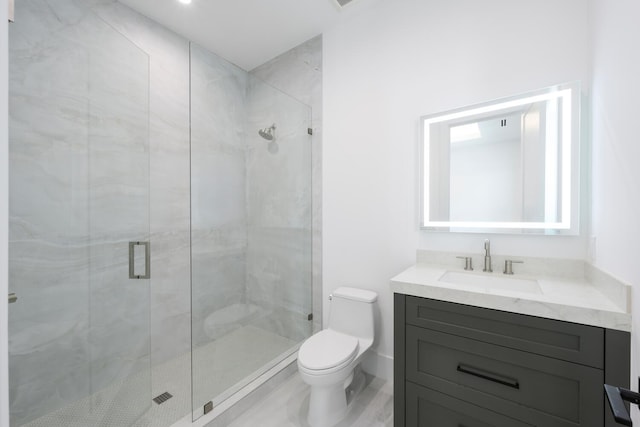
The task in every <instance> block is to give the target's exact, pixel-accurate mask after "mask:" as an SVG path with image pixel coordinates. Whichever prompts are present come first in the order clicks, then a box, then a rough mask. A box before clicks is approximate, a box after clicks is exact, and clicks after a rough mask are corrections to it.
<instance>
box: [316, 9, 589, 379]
mask: <svg viewBox="0 0 640 427" xmlns="http://www.w3.org/2000/svg"><path fill="white" fill-rule="evenodd" d="M588 28H589V25H588V4H587V2H584V1H582V0H566V1H561V2H559V1H557V0H541V1H536V2H514V1H512V0H485V1H482V2H478V1H476V0H452V1H446V2H426V1H424V0H395V1H393V2H386V3H384V4H381V5H379V6H378V7H376V8H374V9H371V10H369V11H367V12H366V13H365V14H363V15H360V16H357V17H354V19H352V20H350V21H348V22H345V23H343V24H340V25H339V26H337V27H334V28H333V29H331V30H330V31H327V32H326V33H325V34H324V95H323V96H324V118H325V138H324V150H323V209H324V224H323V225H324V236H323V237H324V238H323V245H324V250H323V276H324V285H323V287H324V293H325V295H327V294H328V293H329V292H330V291H331V290H332V289H334V288H335V287H337V286H339V285H343V284H351V285H358V286H362V287H365V288H369V289H372V290H375V291H377V292H378V293H379V295H380V299H379V305H380V310H381V317H382V320H383V326H382V328H381V331H380V335H379V337H380V339H379V342H378V344H377V351H378V352H379V353H380V354H381V355H382V356H383V357H382V358H381V359H379V360H380V362H382V363H383V364H384V366H378V367H377V368H376V369H377V370H378V371H377V374H378V375H382V376H390V366H391V364H390V362H391V359H390V358H391V357H392V355H393V343H392V340H393V335H392V323H393V316H392V313H393V310H392V294H391V292H390V290H389V279H390V278H391V277H393V276H394V275H395V274H397V273H399V272H401V271H402V270H403V269H405V268H407V267H409V266H410V265H411V264H413V263H414V259H415V251H416V249H418V248H423V249H434V250H445V251H460V252H478V253H480V252H481V250H482V241H483V239H484V238H485V237H486V236H484V235H471V234H457V235H451V234H433V233H425V232H420V231H419V229H418V209H417V204H416V202H417V200H418V194H417V188H416V184H417V182H418V173H417V152H418V150H417V143H418V136H419V132H420V128H419V123H418V118H419V117H420V116H421V115H425V114H430V113H436V112H439V111H443V110H448V109H452V108H456V107H460V106H464V105H468V104H473V103H478V102H482V101H486V100H490V99H494V98H498V97H503V96H509V95H513V94H517V93H520V92H524V91H528V90H533V89H538V88H542V87H546V86H549V85H552V84H556V83H562V82H568V81H574V80H581V81H583V82H586V83H588V78H589V46H588ZM585 86H587V87H588V84H586V85H585ZM491 239H492V248H493V250H494V252H495V253H496V254H511V255H521V256H526V255H529V256H551V257H564V258H578V259H580V258H584V257H585V255H586V243H585V242H586V239H585V238H584V237H531V236H529V237H522V236H504V235H495V236H491ZM326 315H327V310H326V308H325V320H326Z"/></svg>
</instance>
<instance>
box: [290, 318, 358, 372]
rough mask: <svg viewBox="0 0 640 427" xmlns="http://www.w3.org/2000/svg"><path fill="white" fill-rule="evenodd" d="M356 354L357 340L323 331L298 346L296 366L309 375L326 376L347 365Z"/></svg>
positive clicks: (334, 332) (330, 331) (329, 330)
mask: <svg viewBox="0 0 640 427" xmlns="http://www.w3.org/2000/svg"><path fill="white" fill-rule="evenodd" d="M357 353H358V339H357V338H355V337H352V336H350V335H346V334H343V333H340V332H336V331H333V330H331V329H324V330H322V331H320V332H318V333H317V334H315V335H313V336H312V337H310V338H309V339H308V340H306V341H305V342H304V343H303V344H302V346H300V350H299V351H298V365H299V366H300V367H301V368H303V369H304V370H305V371H310V372H309V373H311V374H317V375H321V374H327V373H330V372H333V371H337V370H339V369H340V368H342V367H344V366H345V365H347V364H349V363H350V362H351V361H352V360H353V359H354V358H355V357H356V354H357Z"/></svg>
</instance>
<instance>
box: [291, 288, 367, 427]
mask: <svg viewBox="0 0 640 427" xmlns="http://www.w3.org/2000/svg"><path fill="white" fill-rule="evenodd" d="M377 297H378V295H377V294H376V293H375V292H372V291H368V290H364V289H357V288H348V287H341V288H337V289H336V290H335V291H333V293H332V294H331V296H330V297H329V298H330V309H329V325H328V327H327V328H326V329H324V330H322V331H320V332H318V333H316V334H314V335H312V336H311V337H310V338H309V339H307V340H306V341H305V342H304V343H303V344H302V346H301V347H300V350H299V351H298V372H299V373H300V377H301V378H302V381H304V382H305V383H306V384H308V385H309V386H310V388H311V394H310V398H309V413H308V416H307V421H308V422H309V425H310V426H311V427H330V426H333V425H335V424H336V423H338V422H339V421H340V420H342V419H343V418H344V416H345V415H346V413H347V409H348V406H349V403H350V402H351V401H352V398H353V396H347V393H348V392H347V390H351V389H349V386H350V385H351V384H352V383H353V382H354V381H353V380H354V371H356V370H357V368H358V366H359V363H360V361H361V360H362V357H363V355H364V354H365V353H366V352H367V350H369V348H371V345H372V344H373V340H374V314H373V313H374V311H373V303H374V302H375V301H376V299H377ZM356 391H357V390H356ZM349 397H350V398H349Z"/></svg>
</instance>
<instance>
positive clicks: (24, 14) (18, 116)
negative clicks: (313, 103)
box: [9, 0, 312, 427]
mask: <svg viewBox="0 0 640 427" xmlns="http://www.w3.org/2000/svg"><path fill="white" fill-rule="evenodd" d="M9 41H10V59H9V60H10V63H9V67H10V83H9V92H10V93H9V96H10V107H9V115H10V118H9V124H10V128H9V134H10V137H9V139H10V159H9V161H10V171H9V174H10V200H9V203H10V206H9V210H10V224H9V227H10V236H9V237H10V241H9V275H10V277H9V288H10V292H13V293H15V294H16V295H17V298H18V299H17V301H16V302H15V303H12V304H11V305H10V306H9V364H10V376H9V378H10V384H9V389H10V409H11V414H10V417H11V426H23V425H24V426H30V427H36V426H57V425H61V426H65V427H72V426H77V427H91V426H114V427H116V426H117V427H123V426H134V425H135V426H153V427H162V426H170V425H172V424H173V423H174V422H176V421H178V420H180V419H182V420H184V419H196V418H199V417H200V416H202V414H203V413H204V412H205V406H206V407H207V408H210V407H212V406H213V407H214V408H215V407H216V406H217V405H219V404H220V403H222V402H223V401H225V400H227V399H229V398H233V396H234V395H236V394H237V393H238V392H239V391H241V390H242V389H243V387H245V386H247V385H249V384H251V383H252V382H253V381H255V380H256V379H257V378H259V377H260V378H263V377H264V375H263V374H264V373H265V372H267V371H268V370H269V369H270V368H272V367H273V366H275V365H276V364H278V363H279V362H281V361H282V360H284V359H285V358H287V357H288V356H290V355H291V354H293V353H294V352H295V351H296V350H297V347H298V346H299V344H300V343H301V342H302V340H304V339H305V338H306V337H308V336H309V335H310V334H311V332H312V330H311V328H312V322H311V317H312V316H311V313H312V309H311V137H310V135H309V133H308V128H309V127H310V121H311V119H310V118H311V112H310V108H309V107H308V106H307V105H304V104H303V103H301V102H299V101H297V100H295V99H293V98H292V97H290V96H288V95H286V94H284V93H282V92H280V91H278V90H276V89H274V88H273V87H271V86H269V85H267V84H266V83H264V82H261V81H260V80H258V79H257V78H255V77H253V76H252V75H251V74H250V73H247V72H246V71H244V70H241V69H240V68H238V67H236V66H234V65H232V64H230V63H229V62H227V61H225V60H224V59H222V58H220V57H218V56H216V55H215V54H212V53H210V52H207V51H206V50H204V49H202V48H200V47H198V46H197V45H195V44H192V43H189V42H188V41H187V40H185V39H183V38H181V37H180V36H177V35H175V34H173V33H171V32H170V31H168V30H167V29H165V28H163V27H161V26H159V25H158V24H156V23H154V22H153V21H150V20H148V19H146V18H145V17H143V16H141V15H139V14H137V13H136V12H134V11H132V10H131V9H128V8H127V7H125V6H123V5H121V4H120V3H118V2H115V1H111V0H92V1H89V2H87V1H75V0H58V1H56V2H54V3H51V2H45V1H44V0H21V1H20V2H17V4H16V22H15V23H14V24H11V26H10V40H9ZM274 124H275V128H274V129H273V130H272V133H271V136H272V138H271V139H270V140H269V139H265V138H264V137H263V136H261V135H260V134H259V131H261V130H265V129H268V128H271V126H272V125H274ZM156 397H158V398H157V399H155V401H154V398H156Z"/></svg>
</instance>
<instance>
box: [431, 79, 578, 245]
mask: <svg viewBox="0 0 640 427" xmlns="http://www.w3.org/2000/svg"><path fill="white" fill-rule="evenodd" d="M578 117H579V88H578V85H577V84H575V83H574V84H566V85H559V86H554V87H552V88H547V89H543V90H539V91H536V92H531V93H528V94H525V95H521V96H516V97H511V98H507V99H502V100H498V101H494V102H490V103H485V104H481V105H476V106H472V107H468V108H464V109H460V110H454V111H449V112H445V113H441V114H436V115H432V116H426V117H423V120H422V123H423V165H422V166H423V167H422V169H423V194H422V196H423V218H422V220H423V221H422V225H423V227H425V228H432V229H449V230H450V231H479V232H486V231H492V230H494V231H503V230H505V231H508V232H546V233H563V234H574V233H575V232H577V222H578V221H577V215H576V212H577V197H578V193H577V192H578V180H579V179H578V178H579V174H578V171H579V168H578V143H577V141H578Z"/></svg>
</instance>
